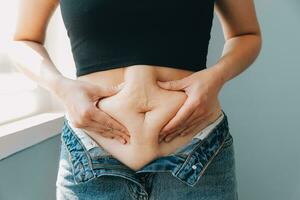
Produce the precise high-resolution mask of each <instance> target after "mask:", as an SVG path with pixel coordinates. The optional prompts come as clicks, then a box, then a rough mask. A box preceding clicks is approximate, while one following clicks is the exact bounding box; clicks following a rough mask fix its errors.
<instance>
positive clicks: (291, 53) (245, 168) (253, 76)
mask: <svg viewBox="0 0 300 200" xmlns="http://www.w3.org/2000/svg"><path fill="white" fill-rule="evenodd" d="M255 4H256V10H257V15H258V19H259V22H260V25H261V29H262V34H263V47H262V50H261V53H260V55H259V57H258V58H257V60H256V61H255V62H254V63H253V64H252V65H251V66H250V67H249V68H248V69H247V70H246V71H244V72H243V73H242V74H240V75H239V76H237V77H235V78H234V79H232V80H231V81H229V82H227V83H226V84H225V86H224V87H223V89H222V91H221V93H220V100H221V104H222V106H223V109H224V111H225V112H226V113H227V116H228V120H229V126H230V131H231V134H232V135H233V137H234V145H235V154H236V168H237V178H238V192H239V199H241V200H265V199H272V200H298V199H300V145H299V143H300V131H299V124H300V106H299V102H300V93H299V91H300V38H299V37H300V2H299V1H298V0H256V1H255ZM54 20H57V21H58V22H59V23H61V21H60V19H59V17H56V18H54ZM59 26H61V24H59ZM54 30H55V32H53V31H54ZM49 31H50V32H51V33H53V34H52V35H51V36H49V38H50V39H49V40H51V41H52V42H51V43H49V47H50V49H52V50H53V51H52V52H53V53H52V55H53V58H54V59H55V61H56V62H57V63H59V64H60V65H61V66H63V68H64V69H66V68H67V66H66V65H70V66H71V61H70V60H69V61H68V59H70V54H69V57H68V56H66V53H65V54H62V51H65V52H69V51H70V49H69V47H68V46H67V45H68V41H67V38H66V35H65V33H63V30H62V29H58V28H55V29H51V28H50V30H49ZM62 33H63V34H64V35H63V37H62ZM56 36H60V37H56ZM223 43H224V39H223V35H222V30H221V27H220V24H219V22H218V20H217V17H216V16H215V18H214V25H213V29H212V39H211V41H210V47H209V55H208V66H210V65H212V64H213V63H215V62H216V61H217V59H218V58H219V56H220V55H221V51H222V48H223ZM61 45H63V47H64V48H61ZM54 50H55V51H54ZM62 71H63V70H62ZM66 73H67V72H66ZM58 148H59V137H58V136H56V137H54V138H52V139H49V140H47V141H45V142H42V143H40V144H38V145H36V146H34V147H32V148H29V149H27V150H25V151H22V152H20V153H17V154H15V155H13V156H11V157H8V158H6V159H4V160H2V161H0V177H1V178H0V199H1V200H11V199H12V200H19V199H20V200H21V199H22V200H39V199H45V200H46V199H47V200H48V199H49V200H53V199H55V195H54V189H55V185H54V184H55V178H56V171H57V165H58V163H57V162H58V153H59V151H58Z"/></svg>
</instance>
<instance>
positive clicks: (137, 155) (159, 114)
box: [85, 65, 218, 170]
mask: <svg viewBox="0 0 300 200" xmlns="http://www.w3.org/2000/svg"><path fill="white" fill-rule="evenodd" d="M124 69H125V70H124V73H123V75H124V76H123V77H124V80H123V81H122V82H125V84H124V86H123V87H122V89H121V90H120V91H119V92H118V93H117V94H116V95H114V96H110V97H105V98H103V99H101V100H100V101H99V102H98V107H99V108H100V109H101V110H103V111H104V112H105V113H107V114H109V115H110V116H112V117H113V118H114V119H116V120H117V121H119V122H120V123H121V124H123V125H124V126H125V127H126V128H127V129H128V131H129V133H130V141H129V142H128V143H126V144H121V143H120V142H119V141H117V140H114V139H110V138H105V137H103V136H101V135H100V134H97V133H94V132H89V131H86V130H85V132H86V133H87V134H88V135H89V136H91V137H92V138H93V139H94V140H95V141H96V142H97V143H98V144H99V145H100V146H101V147H102V148H104V149H105V150H106V151H107V152H108V153H110V154H111V155H112V156H114V157H115V158H116V159H118V160H120V161H121V162H122V163H124V164H125V165H127V166H128V167H130V168H131V169H133V170H139V169H140V168H142V167H143V166H145V165H146V164H147V163H149V162H151V161H152V160H154V159H156V158H158V157H161V156H166V155H168V154H170V153H172V152H174V151H175V150H176V149H177V148H179V147H181V146H183V145H184V144H187V143H188V142H189V141H191V140H192V138H193V136H194V135H196V134H197V133H199V132H200V131H201V130H202V129H203V128H204V127H205V126H207V124H209V123H211V122H212V121H213V120H214V119H216V118H217V117H218V114H216V115H215V116H212V118H211V119H208V121H207V122H206V123H205V122H204V123H203V126H202V127H201V126H200V127H199V128H198V129H197V130H194V131H192V132H191V133H190V134H188V135H186V136H178V137H177V138H175V139H173V140H172V141H170V142H168V143H166V142H162V143H159V142H158V138H159V133H160V130H161V129H162V128H163V126H164V125H165V124H166V123H167V122H168V121H169V120H171V119H172V118H173V117H174V116H175V115H176V113H177V111H178V110H179V109H180V107H181V106H182V105H183V103H184V102H185V100H186V98H187V95H186V94H185V92H184V91H170V90H165V89H162V88H160V87H159V86H158V85H157V83H156V81H157V80H158V78H159V75H157V71H156V70H155V67H149V66H144V65H143V66H142V65H141V66H135V67H127V68H124Z"/></svg>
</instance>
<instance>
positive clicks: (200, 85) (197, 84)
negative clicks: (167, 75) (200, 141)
mask: <svg viewBox="0 0 300 200" xmlns="http://www.w3.org/2000/svg"><path fill="white" fill-rule="evenodd" d="M157 84H158V85H159V86H160V87H161V88H163V89H167V90H183V91H185V93H186V94H187V96H188V97H187V99H186V101H185V102H184V104H183V105H182V106H181V108H180V109H179V110H178V112H177V113H176V115H175V116H174V117H173V118H172V119H171V120H170V121H169V122H168V123H167V124H166V125H165V126H164V127H163V128H162V130H161V132H160V136H159V142H162V141H163V140H165V141H166V142H169V141H171V140H172V139H174V138H175V137H177V136H178V135H186V134H188V133H189V132H191V130H193V128H195V127H197V125H199V123H201V122H202V121H203V120H204V119H206V118H207V117H208V116H210V115H211V114H212V113H213V112H214V111H215V109H217V98H218V94H219V91H220V90H221V88H222V87H223V84H224V83H223V82H222V79H220V78H219V77H218V76H217V74H216V73H215V71H214V69H213V68H206V69H204V70H201V71H198V72H195V73H193V74H192V75H190V76H187V77H185V78H183V79H180V80H174V81H166V82H161V81H158V82H157Z"/></svg>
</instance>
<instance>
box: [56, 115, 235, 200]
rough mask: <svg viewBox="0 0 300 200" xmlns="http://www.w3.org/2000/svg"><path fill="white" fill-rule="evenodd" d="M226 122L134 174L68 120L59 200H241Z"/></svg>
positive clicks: (61, 166) (63, 136) (64, 133)
mask: <svg viewBox="0 0 300 200" xmlns="http://www.w3.org/2000/svg"><path fill="white" fill-rule="evenodd" d="M222 113H223V118H222V119H221V120H220V121H219V122H218V123H217V124H216V125H214V127H213V128H212V129H210V131H209V134H208V135H207V136H206V137H205V138H204V139H203V138H202V139H200V138H201V137H194V138H193V140H192V141H191V142H190V143H189V144H187V145H185V146H183V147H181V148H179V149H178V150H177V151H176V152H174V153H172V154H170V155H168V156H165V157H161V158H158V159H156V160H154V161H152V162H151V163H149V164H147V165H146V166H144V167H143V168H142V169H140V170H139V171H133V170H131V169H130V168H128V167H127V166H126V165H124V164H122V163H121V162H120V161H118V160H117V159H115V158H114V157H112V156H111V155H110V154H109V153H108V152H106V151H105V150H104V149H103V148H101V147H100V146H98V145H97V144H96V143H95V142H94V141H93V140H91V139H90V138H88V137H85V136H82V135H77V134H76V133H75V132H74V130H73V129H72V128H71V127H70V126H69V124H68V123H67V120H66V118H65V121H64V125H63V128H62V134H61V140H62V145H61V154H60V164H59V171H58V175H57V182H56V186H57V190H56V196H57V199H58V200H67V199H68V200H69V199H70V200H81V199H84V200H95V199H97V200H119V199H120V200H121V199H124V200H148V199H151V200H180V199H190V200H194V199H199V200H237V199H238V194H237V181H236V174H235V160H234V147H233V138H232V135H231V134H230V132H229V126H228V119H227V116H226V114H225V112H224V111H223V110H222Z"/></svg>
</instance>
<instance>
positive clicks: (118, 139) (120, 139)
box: [101, 133, 127, 144]
mask: <svg viewBox="0 0 300 200" xmlns="http://www.w3.org/2000/svg"><path fill="white" fill-rule="evenodd" d="M101 135H102V136H103V137H106V138H110V139H115V140H117V141H119V142H120V143H121V144H126V143H127V141H126V140H125V139H124V138H122V137H120V136H117V135H114V134H112V133H101Z"/></svg>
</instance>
